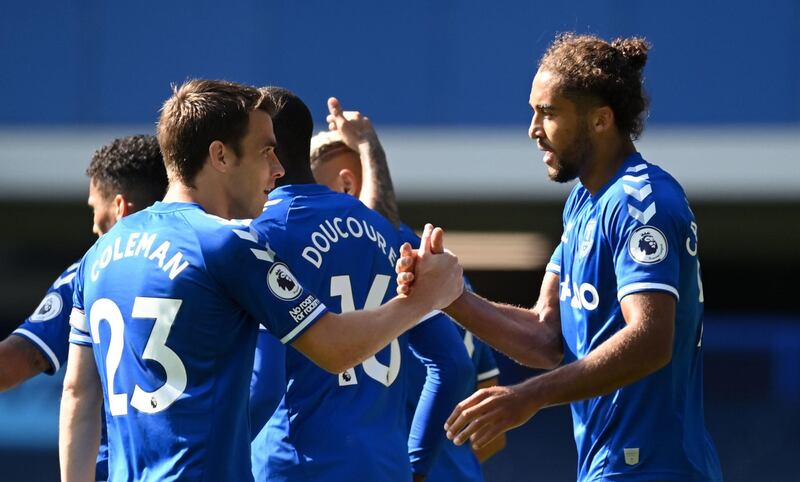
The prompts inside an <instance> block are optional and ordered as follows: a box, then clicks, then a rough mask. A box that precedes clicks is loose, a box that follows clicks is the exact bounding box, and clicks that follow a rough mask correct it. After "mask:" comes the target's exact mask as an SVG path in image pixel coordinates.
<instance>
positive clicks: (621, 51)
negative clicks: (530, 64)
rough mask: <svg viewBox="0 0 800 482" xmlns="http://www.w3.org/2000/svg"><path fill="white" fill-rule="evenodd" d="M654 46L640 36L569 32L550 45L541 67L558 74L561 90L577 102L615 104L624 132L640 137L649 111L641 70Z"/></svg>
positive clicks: (620, 125) (619, 124)
mask: <svg viewBox="0 0 800 482" xmlns="http://www.w3.org/2000/svg"><path fill="white" fill-rule="evenodd" d="M649 49H650V44H649V43H648V42H647V41H646V40H645V39H643V38H639V37H631V38H618V39H616V40H614V41H613V42H606V41H605V40H603V39H601V38H599V37H596V36H594V35H578V34H575V33H564V34H560V35H559V36H558V37H556V39H555V41H554V42H553V43H552V44H551V45H550V47H548V49H547V51H546V52H545V53H544V55H543V56H542V59H541V60H540V61H539V69H540V70H546V71H548V72H551V73H553V74H555V75H557V76H558V79H559V90H560V93H561V95H563V96H565V97H567V98H570V99H571V100H574V101H575V102H576V103H579V104H581V105H586V104H587V103H588V104H597V103H598V102H600V103H601V104H602V105H608V106H609V107H611V109H612V110H613V111H614V119H615V122H616V125H617V128H618V129H619V130H620V132H622V133H623V134H626V135H627V136H629V137H630V138H631V139H633V140H636V139H638V138H639V136H640V135H641V134H642V131H643V130H644V122H645V118H646V117H647V107H648V99H647V95H646V94H645V91H644V87H643V85H642V70H643V69H644V65H645V63H647V51H648V50H649Z"/></svg>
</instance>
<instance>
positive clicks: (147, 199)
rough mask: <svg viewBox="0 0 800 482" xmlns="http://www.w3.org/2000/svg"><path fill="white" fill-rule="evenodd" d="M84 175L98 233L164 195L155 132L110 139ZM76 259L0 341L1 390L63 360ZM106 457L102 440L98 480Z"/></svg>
mask: <svg viewBox="0 0 800 482" xmlns="http://www.w3.org/2000/svg"><path fill="white" fill-rule="evenodd" d="M86 175H87V176H88V177H89V179H90V181H89V201H88V203H89V207H91V208H92V211H93V225H92V231H93V232H94V233H95V234H97V235H98V236H102V235H103V234H104V233H105V232H106V231H108V230H109V229H110V228H111V226H113V225H114V223H116V222H117V221H118V220H119V219H120V218H122V217H124V216H127V215H128V214H132V213H134V212H136V211H139V210H140V209H144V208H146V207H147V206H150V205H151V204H153V203H154V202H156V201H158V200H159V199H161V198H163V197H164V193H165V192H166V190H167V172H166V170H165V169H164V161H163V160H162V159H161V151H159V149H158V141H157V140H156V138H155V136H146V135H138V136H131V137H123V138H120V139H115V140H114V141H113V142H111V143H110V144H108V145H106V146H103V147H102V148H101V149H99V150H98V151H97V152H95V153H94V156H92V160H91V162H90V163H89V167H88V169H86ZM78 264H79V263H75V264H73V265H72V266H70V267H69V268H67V270H66V271H64V273H62V274H61V276H59V278H58V279H57V280H56V281H55V282H54V283H53V284H52V286H51V287H50V289H49V290H48V291H47V294H46V295H45V297H44V299H43V300H42V302H41V303H39V306H38V307H37V308H36V310H34V312H33V314H32V315H31V316H30V317H29V318H28V319H27V320H25V322H24V323H22V324H21V325H20V326H19V328H17V329H16V330H14V332H13V333H12V334H11V335H10V336H9V337H8V338H6V339H5V340H3V341H2V342H0V391H1V390H7V389H9V388H12V387H14V386H15V385H17V384H19V383H22V382H23V381H25V380H27V379H29V378H31V377H33V376H34V375H38V374H39V373H42V372H44V373H47V374H48V375H52V374H54V373H55V372H57V371H58V370H59V368H60V367H61V366H62V365H63V364H64V362H66V359H67V352H68V351H69V314H70V312H71V311H72V292H73V290H74V279H75V271H76V270H77V269H78ZM107 459H108V451H107V450H106V447H105V443H103V444H101V447H100V450H99V452H98V457H97V471H96V477H97V480H105V479H106V478H107V477H108V475H107Z"/></svg>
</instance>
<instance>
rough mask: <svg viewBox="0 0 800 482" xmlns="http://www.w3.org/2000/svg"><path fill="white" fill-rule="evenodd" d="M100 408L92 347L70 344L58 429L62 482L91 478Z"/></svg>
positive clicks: (101, 396) (98, 384) (101, 404)
mask: <svg viewBox="0 0 800 482" xmlns="http://www.w3.org/2000/svg"><path fill="white" fill-rule="evenodd" d="M102 408H103V391H102V386H101V385H100V376H99V375H98V373H97V366H96V365H95V362H94V356H93V354H92V349H91V348H90V347H87V346H80V345H74V344H73V345H70V348H69V362H68V363H67V373H66V375H65V377H64V389H63V393H62V395H61V415H60V417H59V429H58V454H59V459H60V461H61V480H62V482H82V481H86V482H90V481H94V480H95V478H94V476H95V458H96V457H97V450H98V448H99V446H100V423H101V422H100V411H101V410H102Z"/></svg>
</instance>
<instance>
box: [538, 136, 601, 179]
mask: <svg viewBox="0 0 800 482" xmlns="http://www.w3.org/2000/svg"><path fill="white" fill-rule="evenodd" d="M593 151H594V149H593V148H592V141H591V139H590V138H589V129H588V127H587V128H585V129H583V130H582V131H581V132H580V134H578V135H577V136H576V137H575V140H574V141H573V143H572V146H570V147H569V148H568V149H565V150H564V152H563V154H561V155H557V156H556V166H555V168H554V169H553V171H552V172H549V173H548V176H549V177H550V180H552V181H555V182H558V183H565V182H570V181H572V180H573V179H576V178H577V177H578V176H579V175H580V173H581V169H583V167H584V166H585V165H586V164H587V163H588V162H589V160H590V159H591V157H592V152H593Z"/></svg>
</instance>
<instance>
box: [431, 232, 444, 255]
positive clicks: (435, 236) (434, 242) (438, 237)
mask: <svg viewBox="0 0 800 482" xmlns="http://www.w3.org/2000/svg"><path fill="white" fill-rule="evenodd" d="M443 252H444V230H443V229H442V228H434V229H433V233H431V253H434V254H441V253H443Z"/></svg>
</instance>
